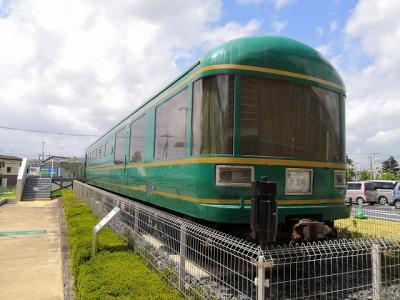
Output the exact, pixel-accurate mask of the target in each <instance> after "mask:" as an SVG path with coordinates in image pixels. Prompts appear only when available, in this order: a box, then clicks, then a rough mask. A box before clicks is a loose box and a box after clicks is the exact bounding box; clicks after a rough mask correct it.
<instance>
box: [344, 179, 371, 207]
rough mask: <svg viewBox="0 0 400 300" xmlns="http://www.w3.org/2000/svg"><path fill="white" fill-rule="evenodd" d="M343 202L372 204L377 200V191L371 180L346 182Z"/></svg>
mask: <svg viewBox="0 0 400 300" xmlns="http://www.w3.org/2000/svg"><path fill="white" fill-rule="evenodd" d="M344 201H345V203H348V204H355V203H357V204H364V203H369V204H371V205H374V204H375V203H377V202H378V193H377V191H376V190H375V186H374V184H373V183H372V182H367V181H353V182H348V183H347V191H346V198H345V200H344Z"/></svg>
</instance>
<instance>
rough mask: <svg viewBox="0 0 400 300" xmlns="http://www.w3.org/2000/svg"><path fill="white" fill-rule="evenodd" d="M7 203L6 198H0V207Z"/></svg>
mask: <svg viewBox="0 0 400 300" xmlns="http://www.w3.org/2000/svg"><path fill="white" fill-rule="evenodd" d="M5 203H7V198H0V206H2V205H3V204H5Z"/></svg>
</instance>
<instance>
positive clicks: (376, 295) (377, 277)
mask: <svg viewBox="0 0 400 300" xmlns="http://www.w3.org/2000/svg"><path fill="white" fill-rule="evenodd" d="M371 259H372V299H373V300H380V299H382V273H381V272H382V269H381V268H382V262H381V251H380V247H379V245H378V244H373V245H372V248H371Z"/></svg>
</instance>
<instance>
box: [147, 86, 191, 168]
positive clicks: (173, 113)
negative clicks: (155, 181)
mask: <svg viewBox="0 0 400 300" xmlns="http://www.w3.org/2000/svg"><path fill="white" fill-rule="evenodd" d="M187 111H188V89H187V88H185V89H184V90H182V91H181V92H179V93H178V94H176V95H175V96H173V97H172V98H170V99H169V100H167V101H165V102H164V103H162V104H161V105H160V106H158V107H157V109H156V128H155V142H154V159H156V160H160V159H168V158H179V157H184V156H185V154H186V119H187Z"/></svg>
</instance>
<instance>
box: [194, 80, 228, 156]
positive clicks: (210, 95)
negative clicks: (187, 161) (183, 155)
mask: <svg viewBox="0 0 400 300" xmlns="http://www.w3.org/2000/svg"><path fill="white" fill-rule="evenodd" d="M234 81H235V76H234V75H228V74H225V75H217V76H211V77H206V78H201V79H199V80H197V81H196V82H195V83H194V86H193V116H192V154H193V155H199V154H232V151H233V119H234V101H233V97H234Z"/></svg>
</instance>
